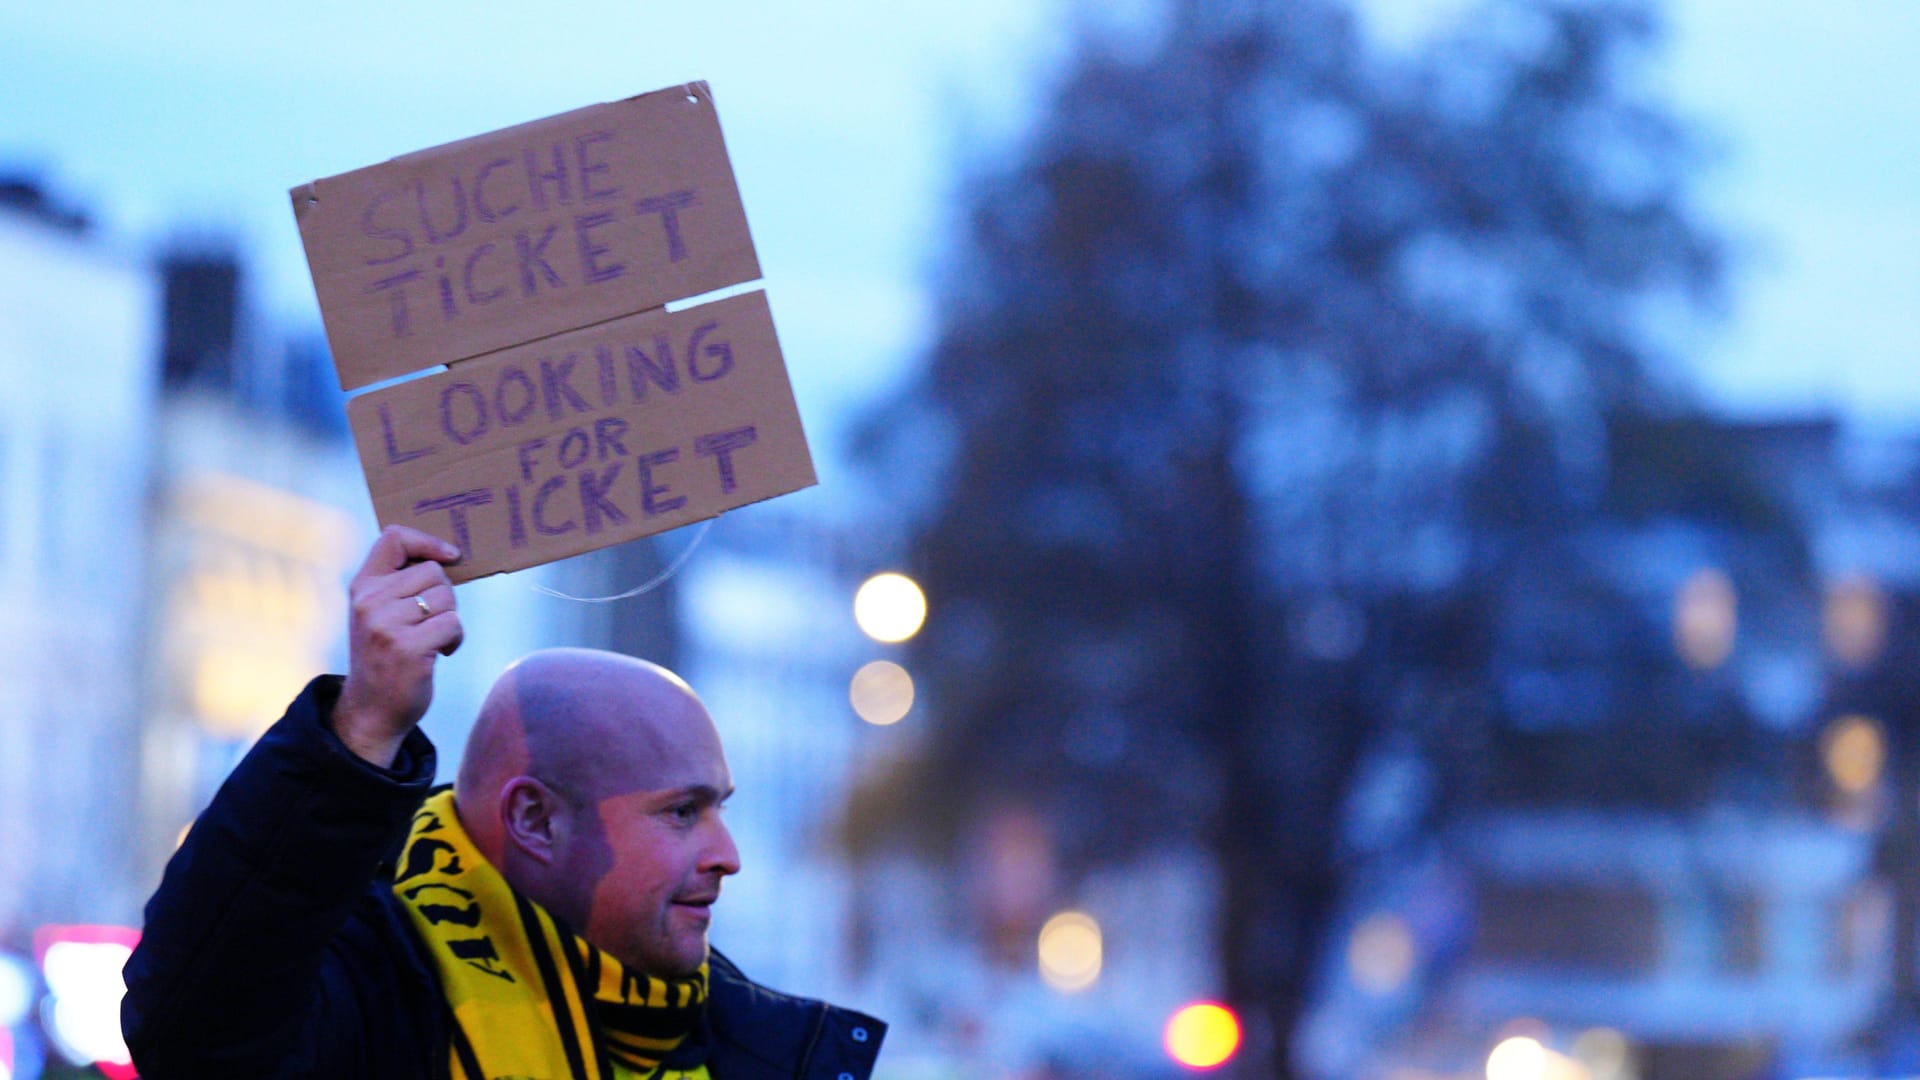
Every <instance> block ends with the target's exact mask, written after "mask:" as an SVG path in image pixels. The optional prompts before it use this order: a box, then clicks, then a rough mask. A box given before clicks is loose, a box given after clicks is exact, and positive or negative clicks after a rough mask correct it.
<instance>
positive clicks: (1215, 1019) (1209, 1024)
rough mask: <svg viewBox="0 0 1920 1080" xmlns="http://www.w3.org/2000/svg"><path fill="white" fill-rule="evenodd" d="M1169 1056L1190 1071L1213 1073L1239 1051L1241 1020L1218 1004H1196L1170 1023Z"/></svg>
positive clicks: (1178, 1014)
mask: <svg viewBox="0 0 1920 1080" xmlns="http://www.w3.org/2000/svg"><path fill="white" fill-rule="evenodd" d="M1165 1045H1166V1048H1167V1056H1168V1057H1171V1058H1172V1059H1173V1060H1175V1061H1177V1062H1179V1063H1180V1064H1182V1065H1184V1066H1186V1067H1187V1068H1189V1069H1213V1068H1218V1067H1219V1066H1221V1065H1224V1064H1226V1063H1227V1061H1228V1059H1230V1058H1232V1057H1233V1055H1234V1053H1235V1051H1237V1050H1239V1049H1240V1018H1239V1017H1238V1016H1235V1015H1234V1013H1233V1010H1232V1009H1229V1008H1227V1007H1226V1006H1225V1005H1222V1004H1220V1003H1219V1002H1217V1001H1196V1002H1194V1003H1193V1004H1191V1005H1187V1006H1184V1007H1182V1008H1181V1009H1180V1010H1179V1011H1178V1012H1175V1013H1174V1014H1173V1017H1172V1018H1171V1019H1169V1020H1168V1021H1167V1031H1166V1038H1165Z"/></svg>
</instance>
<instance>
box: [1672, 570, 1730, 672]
mask: <svg viewBox="0 0 1920 1080" xmlns="http://www.w3.org/2000/svg"><path fill="white" fill-rule="evenodd" d="M1739 624H1740V619H1739V605H1738V600H1737V598H1736V596H1735V594H1734V590H1733V579H1732V578H1729V577H1728V576H1727V575H1726V574H1725V573H1724V572H1723V571H1720V570H1716V569H1714V568H1712V567H1708V568H1706V569H1704V570H1700V571H1698V572H1696V573H1695V574H1694V575H1693V576H1692V577H1690V578H1688V579H1687V582H1686V584H1684V585H1682V586H1680V592H1679V594H1678V595H1676V596H1675V597H1674V602H1673V645H1674V648H1675V649H1678V650H1679V652H1680V659H1682V660H1684V661H1686V663H1687V666H1688V667H1691V668H1694V669H1696V670H1699V671H1710V670H1712V669H1714V668H1717V667H1719V666H1720V665H1721V664H1723V663H1726V660H1727V657H1728V656H1730V655H1732V653H1733V639H1734V634H1735V632H1736V631H1737V630H1738V629H1739Z"/></svg>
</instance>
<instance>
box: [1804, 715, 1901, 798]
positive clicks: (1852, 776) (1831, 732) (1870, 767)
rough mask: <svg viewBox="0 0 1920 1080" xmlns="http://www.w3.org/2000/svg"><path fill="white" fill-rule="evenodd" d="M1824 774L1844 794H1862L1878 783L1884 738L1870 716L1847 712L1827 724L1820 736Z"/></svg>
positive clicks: (1883, 764) (1884, 759) (1884, 752)
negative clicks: (1824, 761) (1847, 714)
mask: <svg viewBox="0 0 1920 1080" xmlns="http://www.w3.org/2000/svg"><path fill="white" fill-rule="evenodd" d="M1820 742H1821V754H1822V757H1823V758H1825V760H1826V765H1827V776H1828V777H1829V778H1830V779H1832V780H1833V786H1834V787H1836V788H1839V789H1840V792H1841V793H1842V794H1844V795H1864V794H1866V793H1867V792H1868V791H1871V790H1872V789H1873V787H1874V785H1876V784H1878V783H1879V782H1880V774H1881V771H1882V770H1883V769H1885V767H1886V763H1887V740H1886V736H1885V735H1884V734H1882V733H1881V730H1880V725H1879V724H1878V723H1876V722H1874V720H1873V719H1872V718H1870V717H1866V716H1859V715H1849V716H1842V717H1840V718H1838V719H1836V720H1835V721H1834V722H1833V723H1831V724H1829V725H1827V730H1826V731H1825V732H1824V733H1822V735H1821V739H1820Z"/></svg>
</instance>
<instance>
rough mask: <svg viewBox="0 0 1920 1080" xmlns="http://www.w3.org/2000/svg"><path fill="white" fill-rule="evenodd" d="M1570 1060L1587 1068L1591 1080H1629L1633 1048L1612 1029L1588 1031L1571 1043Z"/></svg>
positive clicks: (1624, 1037) (1631, 1069) (1631, 1070)
mask: <svg viewBox="0 0 1920 1080" xmlns="http://www.w3.org/2000/svg"><path fill="white" fill-rule="evenodd" d="M1573 1059H1574V1060H1575V1061H1577V1062H1579V1063H1580V1064H1582V1065H1584V1066H1586V1068H1587V1071H1588V1073H1589V1074H1590V1075H1591V1076H1592V1077H1593V1080H1630V1078H1631V1077H1632V1076H1633V1074H1634V1073H1633V1049H1632V1047H1631V1046H1629V1045H1628V1043H1627V1037H1626V1036H1625V1035H1623V1034H1621V1033H1620V1032H1618V1031H1615V1030H1614V1029H1612V1028H1605V1027H1598V1028H1588V1029H1587V1030H1585V1031H1583V1032H1581V1033H1580V1034H1579V1035H1578V1036H1576V1037H1575V1038H1574V1040H1573Z"/></svg>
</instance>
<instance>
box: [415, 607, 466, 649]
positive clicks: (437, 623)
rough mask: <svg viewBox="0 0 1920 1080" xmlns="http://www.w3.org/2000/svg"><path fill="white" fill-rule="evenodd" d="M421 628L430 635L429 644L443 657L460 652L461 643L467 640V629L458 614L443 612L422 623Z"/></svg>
mask: <svg viewBox="0 0 1920 1080" xmlns="http://www.w3.org/2000/svg"><path fill="white" fill-rule="evenodd" d="M420 628H421V629H422V630H425V631H428V632H429V633H430V635H431V636H429V637H428V638H427V643H428V644H429V645H431V646H432V647H433V649H434V651H435V652H438V653H439V654H440V655H441V656H452V655H453V654H454V653H455V652H456V651H458V650H459V648H460V643H461V642H463V641H465V640H467V628H466V627H464V626H462V625H460V614H459V613H458V612H454V611H445V612H441V613H440V614H438V615H435V616H434V617H432V618H430V619H428V620H427V621H426V622H424V623H421V624H420Z"/></svg>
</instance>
